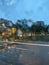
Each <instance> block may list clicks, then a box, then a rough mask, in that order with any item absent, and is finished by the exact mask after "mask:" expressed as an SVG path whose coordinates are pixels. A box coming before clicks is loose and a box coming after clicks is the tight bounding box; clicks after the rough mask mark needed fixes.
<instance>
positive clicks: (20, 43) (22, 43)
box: [0, 41, 49, 47]
mask: <svg viewBox="0 0 49 65" xmlns="http://www.w3.org/2000/svg"><path fill="white" fill-rule="evenodd" d="M1 42H2V44H3V43H7V44H9V45H10V44H16V45H28V46H48V47H49V44H38V43H37V44H36V43H28V42H27V43H26V42H10V41H0V43H1ZM40 43H41V42H40ZM0 46H2V45H0Z"/></svg>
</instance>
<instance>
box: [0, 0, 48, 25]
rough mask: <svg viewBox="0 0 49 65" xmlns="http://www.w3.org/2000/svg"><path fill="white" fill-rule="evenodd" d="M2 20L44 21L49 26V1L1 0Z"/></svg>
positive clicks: (0, 11)
mask: <svg viewBox="0 0 49 65" xmlns="http://www.w3.org/2000/svg"><path fill="white" fill-rule="evenodd" d="M0 18H6V19H9V20H12V21H13V22H16V20H17V19H24V18H26V19H32V20H33V21H38V20H43V21H45V23H46V24H49V0H0Z"/></svg>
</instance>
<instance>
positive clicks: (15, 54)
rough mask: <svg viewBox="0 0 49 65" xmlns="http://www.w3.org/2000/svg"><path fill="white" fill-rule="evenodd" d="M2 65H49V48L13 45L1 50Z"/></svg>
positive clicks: (0, 64) (0, 63) (0, 61)
mask: <svg viewBox="0 0 49 65" xmlns="http://www.w3.org/2000/svg"><path fill="white" fill-rule="evenodd" d="M0 65H49V46H34V45H32V46H30V45H13V46H11V47H8V48H4V49H1V50H0Z"/></svg>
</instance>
